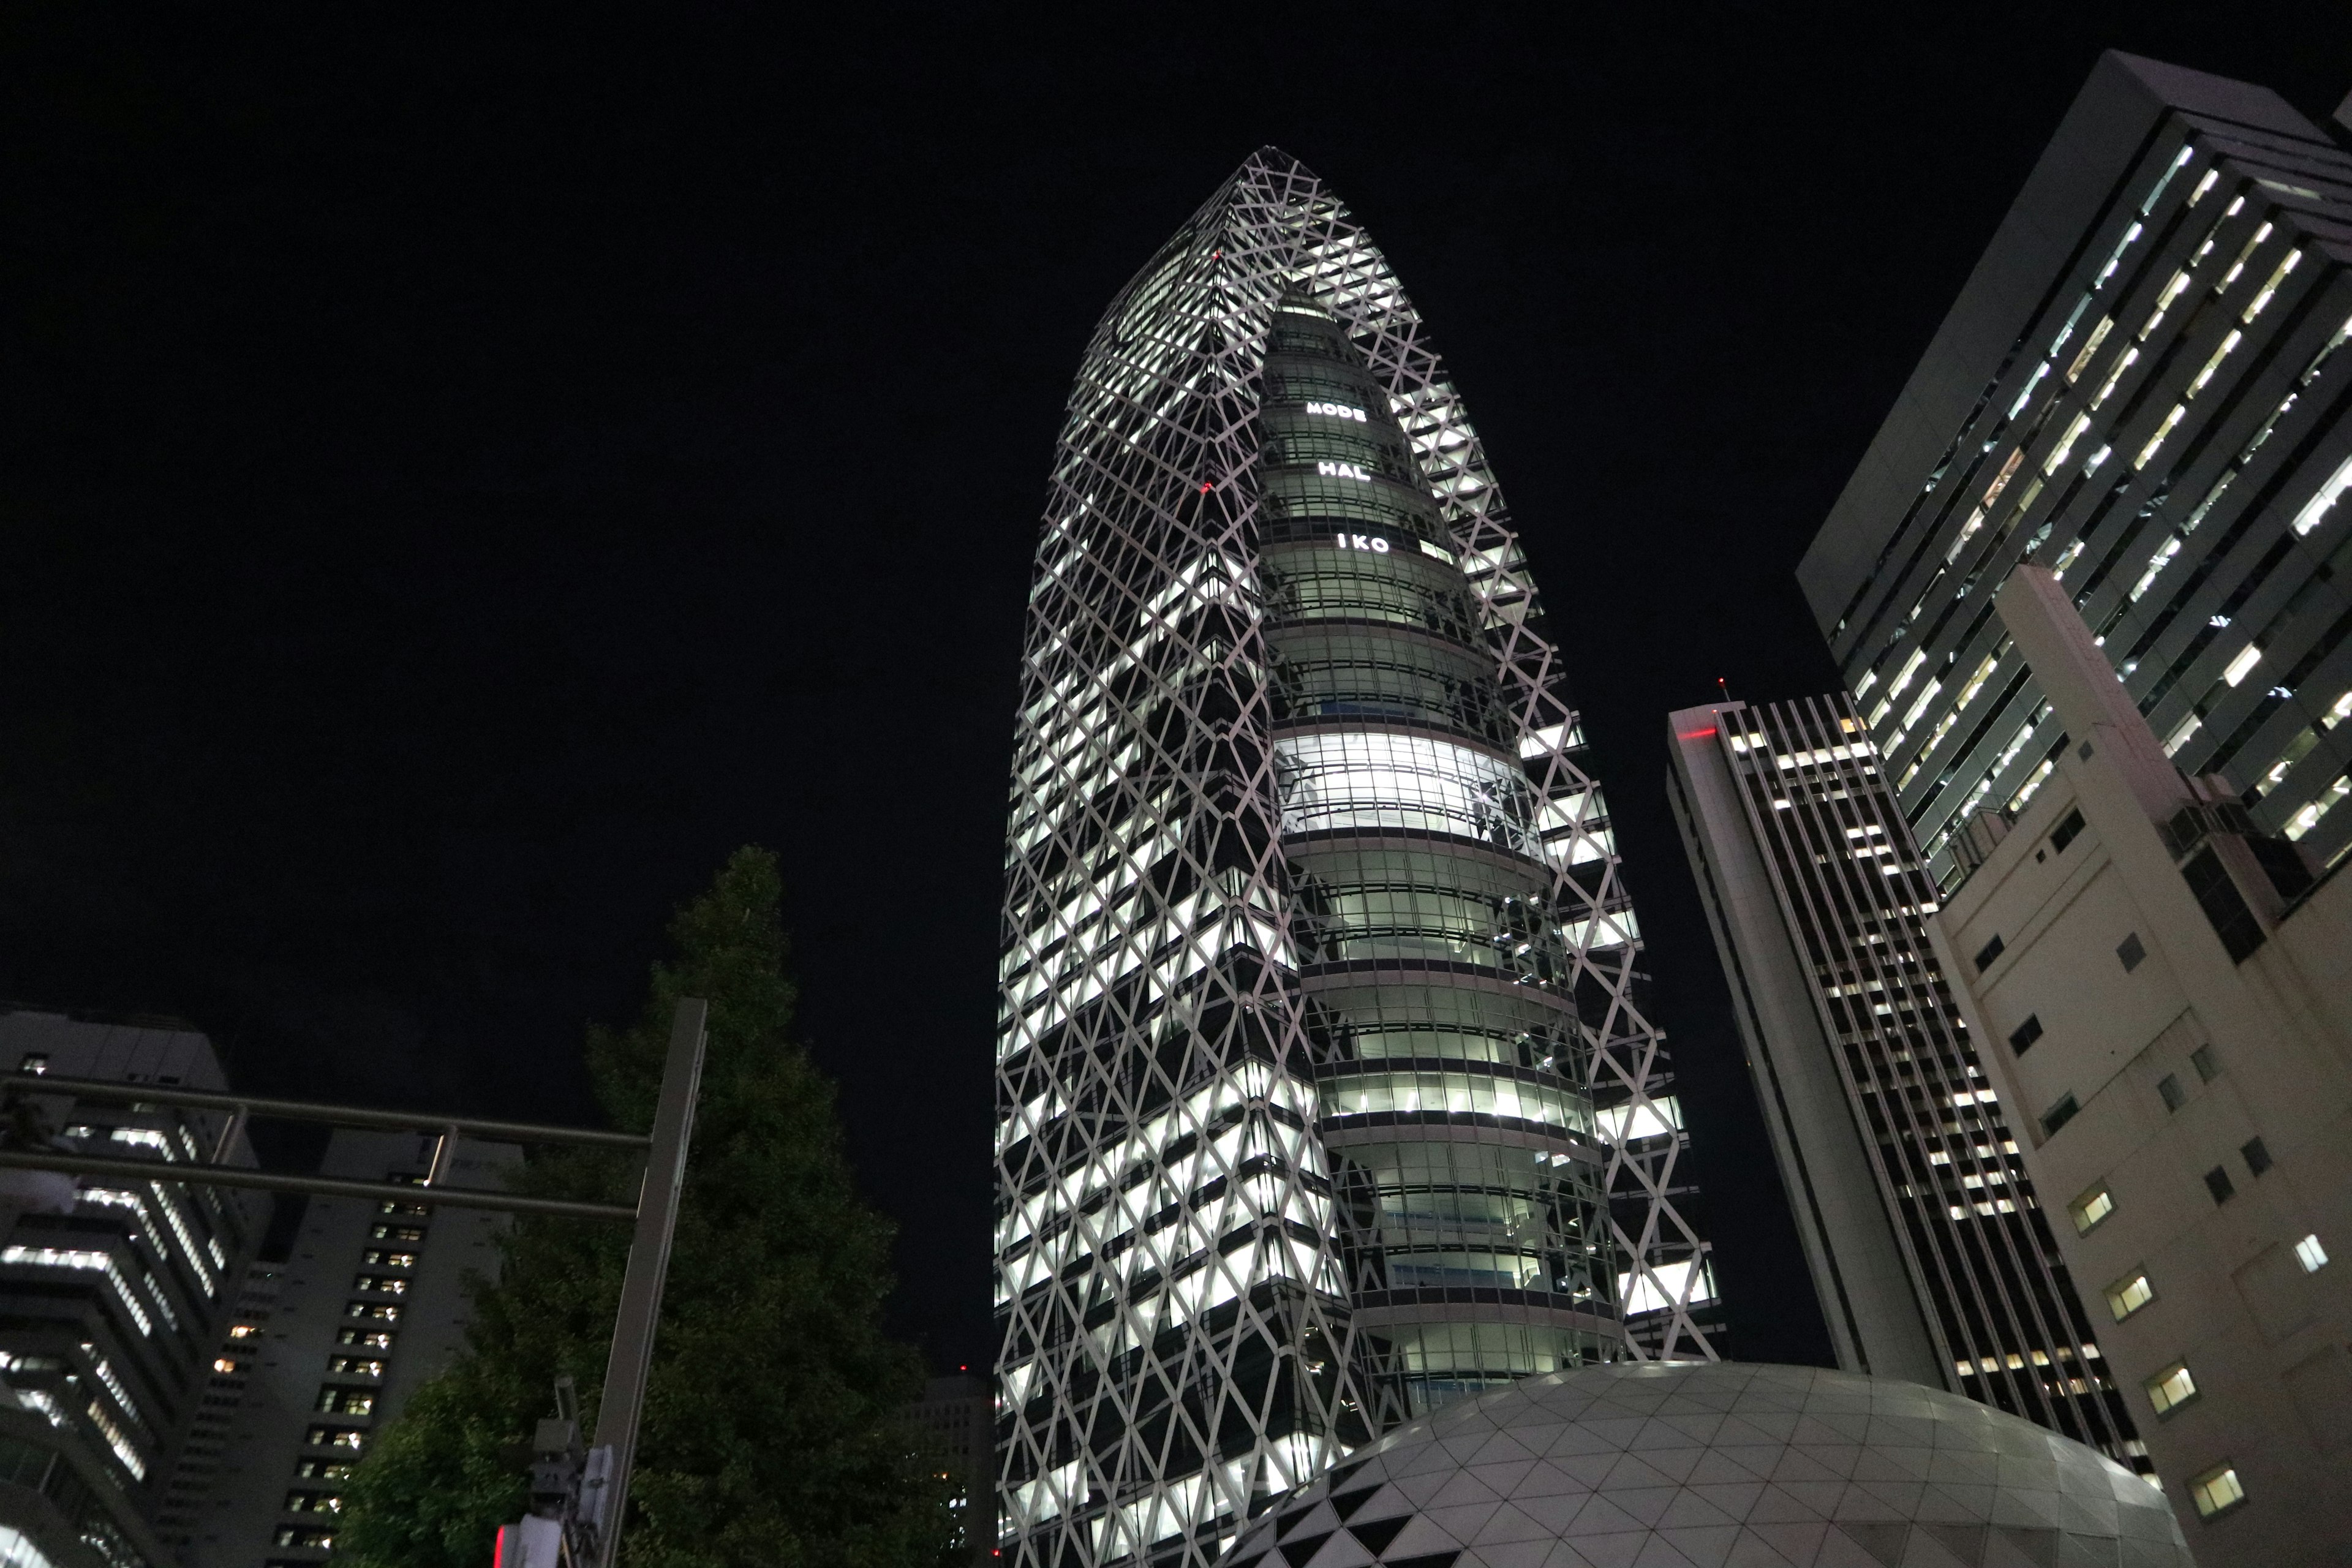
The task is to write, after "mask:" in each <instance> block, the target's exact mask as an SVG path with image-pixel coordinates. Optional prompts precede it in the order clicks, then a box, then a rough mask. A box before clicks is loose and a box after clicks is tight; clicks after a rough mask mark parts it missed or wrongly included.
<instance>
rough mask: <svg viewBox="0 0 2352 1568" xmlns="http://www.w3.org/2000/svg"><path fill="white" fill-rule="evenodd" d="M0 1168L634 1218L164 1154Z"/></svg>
mask: <svg viewBox="0 0 2352 1568" xmlns="http://www.w3.org/2000/svg"><path fill="white" fill-rule="evenodd" d="M0 1170H16V1171H63V1172H65V1173H67V1174H68V1175H73V1176H120V1177H121V1178H123V1179H124V1180H126V1181H132V1182H188V1183H193V1184H198V1185H204V1186H215V1187H253V1188H257V1189H258V1190H259V1191H262V1192H265V1193H309V1194H311V1195H312V1196H313V1197H321V1198H373V1199H375V1200H378V1201H380V1202H383V1203H396V1204H420V1205H425V1206H426V1207H428V1208H430V1207H436V1206H438V1207H446V1208H465V1209H495V1210H497V1211H499V1212H500V1213H503V1214H543V1215H554V1216H556V1217H558V1218H561V1219H600V1220H634V1219H635V1218H636V1217H637V1211H636V1210H635V1209H634V1208H631V1207H629V1206H628V1205H625V1204H583V1203H574V1202H572V1200H571V1199H569V1198H535V1197H531V1196H529V1195H527V1194H522V1193H508V1192H499V1191H494V1190H492V1189H490V1188H487V1187H412V1186H405V1185H403V1184H399V1183H394V1182H351V1181H345V1180H343V1179H342V1178H341V1177H339V1176H298V1175H295V1174H293V1173H289V1172H282V1171H256V1170H249V1169H247V1167H245V1166H243V1165H230V1166H226V1167H223V1166H219V1165H196V1164H188V1163H178V1162H167V1161H163V1160H117V1159H110V1158H108V1157H106V1156H103V1155H97V1154H60V1153H57V1152H52V1151H50V1150H47V1149H0Z"/></svg>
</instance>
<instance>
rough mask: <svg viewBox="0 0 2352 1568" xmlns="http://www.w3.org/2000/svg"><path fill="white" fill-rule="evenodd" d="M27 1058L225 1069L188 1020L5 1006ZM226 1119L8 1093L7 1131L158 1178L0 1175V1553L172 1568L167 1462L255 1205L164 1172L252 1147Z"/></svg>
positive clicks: (79, 1068) (79, 1066) (86, 1075)
mask: <svg viewBox="0 0 2352 1568" xmlns="http://www.w3.org/2000/svg"><path fill="white" fill-rule="evenodd" d="M0 1061H5V1063H6V1064H7V1066H8V1068H10V1069H11V1070H13V1071H16V1072H19V1073H35V1074H43V1075H54V1076H57V1077H59V1078H81V1079H112V1080H117V1081H121V1082H126V1083H142V1082H143V1083H156V1084H176V1085H181V1086H183V1087H185V1088H189V1089H225V1088H226V1087H227V1086H226V1082H225V1080H224V1079H223V1078H222V1076H221V1068H220V1062H219V1060H218V1058H216V1057H215V1055H214V1053H213V1047H212V1043H211V1042H210V1041H209V1040H207V1039H205V1037H204V1036H203V1035H201V1034H199V1033H197V1032H196V1031H195V1030H194V1029H192V1028H190V1027H188V1026H186V1025H184V1024H179V1023H175V1022H172V1021H169V1020H153V1019H144V1020H138V1021H134V1022H125V1023H114V1022H105V1021H100V1020H96V1019H89V1018H81V1017H71V1016H66V1015H63V1014H59V1013H47V1012H37V1011H32V1010H29V1009H19V1010H15V1011H10V1012H7V1013H5V1014H0ZM225 1130H226V1128H225V1124H224V1121H223V1120H222V1119H220V1118H215V1117H212V1116H207V1115H199V1114H194V1113H184V1112H181V1111H176V1110H168V1109H163V1108H158V1107H152V1106H142V1105H136V1104H112V1103H106V1102H101V1101H96V1100H76V1099H74V1098H72V1097H70V1096H67V1095H62V1094H59V1095H47V1094H30V1095H26V1096H23V1097H21V1098H15V1099H12V1100H11V1102H10V1105H9V1107H8V1113H7V1128H6V1133H5V1136H6V1139H7V1141H8V1142H9V1143H10V1144H11V1145H12V1146H14V1147H19V1148H25V1147H32V1148H46V1149H49V1150H53V1151H57V1152H65V1153H83V1154H93V1155H103V1156H106V1157H109V1158H114V1159H136V1160H152V1161H153V1162H154V1165H155V1170H156V1179H155V1180H153V1181H146V1182H128V1181H123V1180H121V1179H119V1178H113V1177H99V1176H88V1177H81V1178H76V1177H72V1176H67V1175H59V1174H52V1173H47V1172H31V1171H10V1172H6V1173H0V1225H5V1229H6V1236H5V1247H0V1390H5V1392H0V1560H5V1562H6V1563H8V1564H9V1568H168V1565H169V1564H171V1563H172V1562H173V1556H172V1553H171V1551H170V1549H169V1547H168V1544H167V1543H166V1542H165V1540H164V1538H163V1531H162V1521H163V1517H164V1516H165V1515H166V1514H167V1513H168V1511H169V1510H170V1509H171V1508H172V1507H173V1505H174V1504H175V1503H176V1502H177V1501H178V1500H179V1499H180V1497H181V1496H182V1495H183V1493H182V1491H181V1490H180V1489H178V1482H177V1479H176V1472H175V1467H176V1466H177V1465H178V1463H179V1462H180V1461H181V1458H182V1455H181V1447H182V1438H183V1434H184V1432H185V1431H186V1430H187V1429H188V1428H189V1426H190V1425H191V1424H192V1422H194V1419H195V1418H196V1416H197V1414H198V1410H199V1406H200V1404H201V1401H202V1399H203V1397H204V1391H205V1368H206V1367H207V1365H208V1364H209V1363H211V1362H212V1360H213V1357H214V1349H213V1347H214V1346H215V1343H216V1342H218V1340H219V1337H220V1334H221V1331H222V1326H223V1321H224V1320H225V1318H226V1314H227V1312H228V1310H229V1306H230V1300H229V1298H230V1295H231V1293H232V1289H233V1286H232V1283H231V1282H232V1281H234V1280H236V1279H237V1278H238V1276H239V1275H240V1274H241V1273H242V1271H243V1269H244V1267H245V1262H246V1259H247V1257H248V1256H249V1255H250V1247H251V1244H252V1242H253V1241H254V1240H255V1239H256V1238H257V1221H258V1219H259V1218H260V1216H262V1215H266V1214H267V1212H268V1205H267V1204H266V1203H261V1202H258V1201H257V1200H256V1199H254V1198H252V1197H251V1196H249V1195H247V1194H236V1193H233V1192H226V1191H223V1190H221V1189H218V1188H214V1187H207V1186H195V1185H183V1184H179V1183H176V1182H173V1181H172V1180H170V1179H169V1174H170V1171H171V1167H172V1166H173V1164H176V1163H181V1162H183V1161H193V1160H197V1159H206V1160H209V1159H213V1158H215V1156H216V1154H223V1153H225V1155H226V1158H227V1159H228V1160H229V1161H230V1162H231V1163H247V1164H249V1163H252V1157H251V1153H250V1152H249V1150H247V1147H246V1145H245V1143H244V1141H243V1135H242V1134H241V1133H238V1134H236V1136H235V1137H234V1138H233V1140H232V1142H231V1143H230V1145H229V1147H228V1148H227V1149H226V1151H221V1150H220V1148H219V1141H220V1139H221V1136H222V1134H223V1132H224V1131H225Z"/></svg>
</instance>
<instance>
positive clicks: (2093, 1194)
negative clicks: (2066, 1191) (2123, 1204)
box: [2066, 1185, 2116, 1236]
mask: <svg viewBox="0 0 2352 1568" xmlns="http://www.w3.org/2000/svg"><path fill="white" fill-rule="evenodd" d="M2066 1212H2067V1213H2068V1214H2071V1215H2074V1229H2075V1231H2076V1233H2077V1234H2079V1235H2082V1236H2088V1235H2090V1234H2091V1231H2092V1229H2093V1227H2094V1226H2096V1225H2097V1224H2098V1223H2099V1222H2100V1221H2101V1220H2103V1219H2105V1218H2106V1217H2107V1216H2108V1215H2111V1214H2113V1213H2115V1212H2116V1200H2115V1198H2114V1196H2113V1195H2112V1194H2109V1193H2108V1191H2107V1189H2106V1188H2105V1186H2104V1185H2102V1186H2096V1187H2093V1188H2092V1189H2091V1190H2090V1191H2089V1192H2087V1193H2084V1194H2083V1195H2082V1196H2081V1197H2079V1198H2076V1199H2075V1200H2074V1202H2073V1203H2071V1204H2069V1205H2066Z"/></svg>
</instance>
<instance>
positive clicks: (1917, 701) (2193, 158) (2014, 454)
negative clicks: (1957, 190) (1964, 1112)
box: [1798, 53, 2352, 876]
mask: <svg viewBox="0 0 2352 1568" xmlns="http://www.w3.org/2000/svg"><path fill="white" fill-rule="evenodd" d="M2338 114H2339V118H2341V117H2342V114H2343V111H2341V110H2339V111H2338ZM2347 340H2352V155H2347V153H2345V152H2344V151H2343V150H2342V149H2341V148H2340V147H2338V146H2337V145H2336V142H2333V141H2331V140H2330V138H2329V137H2328V136H2327V135H2326V133H2325V132H2322V131H2320V130H2319V129H2318V128H2316V127H2315V126H2314V125H2312V124H2311V122H2310V121H2307V120H2305V119H2304V118H2303V116H2301V115H2300V114H2298V113H2296V112H2295V110H2294V109H2292V108H2290V107H2289V106H2288V105H2287V104H2286V103H2285V102H2284V100H2281V99H2280V98H2279V97H2278V96H2277V95H2276V94H2274V93H2272V92H2270V91H2269V90H2267V89H2263V88H2259V87H2254V86H2250V85H2248V84H2246V83H2242V82H2236V81H2229V80H2225V79H2221V78H2218V77H2211V76H2206V75H2202V74H2200V73H2198V72H2195V71H2189V70H2183V69H2180V68H2177V67H2172V66H2167V65H2160V64H2158V63H2156V62H2154V61H2151V60H2144V59H2137V58H2132V57H2130V56H2126V55H2119V54H2112V53H2111V54H2108V55H2106V56H2105V57H2104V58H2102V59H2101V60H2100V61H2099V63H2098V65H2097V67H2096V68H2095V70H2094V71H2093V73H2092V75H2091V79H2090V81H2089V82H2088V84H2087V85H2086V86H2085V87H2084V89H2083V91H2082V93H2081V95H2080V97H2078V98H2077V99H2076V100H2075V102H2074V107H2073V108H2072V109H2071V110H2069V111H2068V113H2067V115H2066V118H2065V121H2064V122H2063V124H2062V125H2061V126H2060V128H2059V131H2058V133H2057V135H2056V137H2055V139H2054V140H2053V142H2051V144H2050V147H2049V149H2048V150H2047V151H2046V152H2045V153H2043V155H2042V159H2041V161H2040V163H2038V164H2037V165H2036V166H2035V168H2034V170H2033V173H2032V177H2031V178H2030V179H2029V180H2028V181H2027V182H2026V184H2025V188H2024V190H2023V191H2022V193H2021V195H2019V196H2018V198H2017V202H2016V205H2014V207H2012V208H2011V212H2010V214H2009V216H2008V217H2007V219H2006V220H2005V221H2004V222H2003V223H2002V225H2001V226H2000V230H1999V232H1998V233H1996V234H1995V236H1994V237H1993V239H1992V243H1991V245H1990V247H1989V248H1988V249H1987V250H1986V252H1985V255H1984V257H1983V258H1982V260H1980V261H1979V263H1978V265H1977V268H1976V270H1975V272H1974V273H1973V274H1972V275H1971V276H1970V278H1969V281H1968V284H1967V287H1966V288H1965V289H1963V290H1962V291H1961V294H1960V296H1959V298H1958V300H1957V301H1956V302H1955V303H1954V305H1953V307H1952V310H1951V312H1950V314H1949V316H1948V318H1947V319H1946V320H1945V321H1944V324H1943V326H1942V328H1941V329H1940V330H1939V331H1937V334H1936V337H1935V340H1934V341H1933V342H1931V343H1930V344H1929V346H1928V349H1927V353H1926V355H1925V357H1924V358H1923V359H1922V360H1921V361H1920V363H1919V366H1918V368H1917V370H1916V371H1915V372H1914V373H1913V374H1912V377H1911V379H1910V382H1909V384H1907V385H1906V387H1905V388H1904V391H1903V395H1902V397H1901V399H1900V400H1899V402H1898V403H1897V404H1896V405H1895V408H1894V409H1893V410H1892V411H1891V412H1890V413H1889V415H1888V416H1887V419H1886V422H1885V426H1884V427H1883V428H1882V429H1881V430H1880V431H1879V433H1878V436H1877V437H1876V439H1875V440H1874V441H1873V443H1872V444H1871V447H1870V449H1869V451H1868V452H1867V454H1866V455H1865V456H1864V458H1863V461H1862V464H1861V466H1860V467H1859V468H1857V469H1856V471H1855V473H1854V475H1853V479H1851V480H1850V481H1849V483H1848V484H1847V487H1846V489H1845V491H1844V493H1843V495H1842V496H1841V497H1840V499H1839V500H1838V502H1837V504H1836V506H1835V508H1834V509H1833V510H1832V512H1831V514H1830V517H1829V519H1828V521H1827V522H1826V523H1825V524H1824V525H1823V527H1822V531H1821V532H1820V535H1819V536H1818V537H1817V538H1816V539H1815V540H1814V542H1813V544H1812V547H1811V551H1810V552H1808V554H1807V555H1806V557H1805V560H1804V563H1803V564H1802V566H1801V569H1800V571H1799V574H1798V575H1799V580H1800V582H1801V585H1802V586H1803V588H1804V591H1805V593H1806V595H1807V597H1808V598H1809V599H1810V601H1811V605H1812V609H1813V613H1814V615H1815V616H1816V617H1817V618H1818V620H1819V622H1820V625H1821V627H1822V633H1823V635H1824V636H1826V637H1828V638H1829V641H1830V645H1831V649H1832V653H1833V654H1834V655H1835V656H1836V658H1838V660H1839V661H1840V663H1841V664H1842V665H1843V668H1844V672H1845V678H1846V686H1847V688H1848V689H1849V690H1850V691H1851V692H1852V693H1853V699H1854V705H1855V708H1856V710H1858V711H1859V712H1860V713H1861V714H1862V715H1863V716H1864V718H1865V719H1866V721H1868V723H1869V726H1870V731H1871V735H1872V738H1873V740H1874V742H1876V744H1877V746H1878V748H1879V751H1880V752H1882V753H1883V754H1884V756H1885V760H1886V768H1887V771H1888V773H1889V774H1890V775H1891V777H1892V780H1893V784H1894V788H1895V795H1896V797H1897V798H1898V799H1899V801H1900V802H1901V805H1902V811H1903V816H1904V819H1905V820H1906V822H1907V823H1909V825H1910V826H1911V828H1912V831H1913V834H1914V836H1915V837H1916V838H1917V839H1918V841H1919V842H1920V844H1921V845H1922V846H1923V847H1925V849H1926V850H1927V856H1928V858H1929V862H1930V864H1931V865H1932V867H1933V868H1935V870H1936V871H1937V874H1938V875H1939V876H1948V875H1949V874H1951V873H1952V872H1953V871H1954V870H1955V868H1956V866H1957V865H1958V858H1960V857H1963V856H1965V855H1966V854H1967V853H1969V841H1968V838H1967V836H1966V835H1965V833H1964V832H1963V828H1964V827H1965V826H1966V825H1967V824H1968V823H1969V821H1970V820H1972V819H1973V818H1976V817H1978V816H1979V815H1980V814H1982V813H1984V812H1987V811H1995V812H2001V813H2006V814H2008V815H2009V816H2011V817H2013V816H2016V814H2018V813H2019V812H2021V811H2023V810H2024V809H2026V807H2027V806H2028V805H2030V803H2031V802H2032V799H2033V796H2034V794H2035V792H2036V791H2038V790H2039V789H2041V788H2042V787H2043V786H2044V784H2046V783H2047V782H2048V780H2049V779H2050V778H2051V777H2052V776H2053V773H2054V771H2055V770H2056V769H2057V767H2058V765H2059V762H2060V757H2061V753H2062V750H2063V737H2062V735H2061V733H2060V731H2061V728H2062V725H2061V722H2060V721H2059V719H2058V717H2057V715H2056V713H2055V712H2054V710H2053V708H2052V706H2051V704H2050V701H2049V700H2048V695H2047V693H2045V692H2044V691H2042V689H2041V688H2040V687H2039V686H2038V685H2037V684H2036V683H2035V681H2034V679H2033V676H2032V671H2031V670H2029V669H2028V668H2026V665H2025V661H2024V659H2023V658H2022V657H2021V655H2020V654H2019V652H2018V650H2017V648H2016V647H2015V646H2014V644H2013V643H2012V642H2011V639H2010V637H2009V636H2008V635H2007V633H2006V632H2005V631H2004V630H2003V629H2002V627H2001V625H2000V621H1999V619H1998V618H1997V617H1996V616H1994V614H1993V607H1992V596H1993V594H1994V592H1995V590H1997V589H1998V588H1999V587H2000V584H2001V583H2002V581H2003V580H2004V579H2005V578H2007V576H2008V575H2009V574H2010V572H2011V570H2012V569H2013V568H2014V567H2015V566H2016V565H2017V564H2018V563H2021V562H2030V563H2033V564H2035V565H2038V566H2042V567H2044V568H2047V569H2048V570H2049V571H2051V572H2052V573H2053V574H2056V575H2057V576H2058V577H2059V578H2060V579H2061V580H2062V581H2063V583H2064V584H2065V588H2066V592H2067V594H2068V595H2069V596H2070V597H2071V598H2072V600H2073V602H2074V605H2075V606H2076V607H2077V608H2078V609H2079V610H2080V612H2081V613H2082V615H2083V616H2084V619H2085V620H2087V621H2088V622H2089V624H2090V626H2091V627H2092V629H2093V632H2094V634H2095V637H2097V638H2098V639H2099V641H2100V645H2101V646H2102V647H2104V649H2105V655H2106V657H2107V658H2108V660H2109V661H2110V662H2111V663H2112V665H2113V666H2114V668H2115V669H2116V672H2117V673H2118V674H2119V675H2120V676H2121V677H2122V679H2123V681H2124V683H2125V685H2126V688H2127V689H2129V690H2130V692H2131V695H2132V699H2133V701H2134V702H2135V703H2136V704H2137V707H2138V709H2139V710H2140V711H2141V712H2142V713H2143V714H2144V715H2146V716H2147V720H2148V721H2149V723H2150V724H2151V725H2152V726H2153V727H2154V729H2155V731H2156V732H2157V734H2158V736H2159V737H2161V738H2162V740H2163V742H2164V745H2165V748H2166V750H2167V751H2168V752H2169V754H2170V755H2171V756H2172V758H2173V760H2174V761H2175V762H2176V763H2178V764H2179V766H2180V768H2181V769H2182V770H2183V772H2185V773H2188V774H2189V775H2190V776H2192V777H2195V776H2202V775H2205V774H2219V775H2221V777H2222V778H2224V779H2226V780H2227V781H2228V787H2229V789H2230V790H2231V792H2232V793H2233V794H2239V795H2242V797H2243V798H2244V800H2245V801H2246V802H2247V803H2248V806H2249V809H2250V810H2251V812H2252V820H2253V822H2254V823H2255V825H2256V826H2259V827H2260V828H2261V829H2262V830H2263V832H2265V833H2269V834H2273V835H2279V836H2283V837H2286V838H2288V839H2291V840H2293V841H2295V842H2296V843H2298V844H2299V845H2300V846H2301V847H2303V848H2304V849H2305V850H2307V851H2309V852H2310V853H2312V854H2313V855H2314V856H2315V858H2316V861H2317V863H2320V864H2328V863H2332V862H2333V861H2334V860H2335V859H2336V858H2337V857H2338V856H2340V855H2342V854H2343V853H2344V852H2345V849H2346V847H2347V846H2352V808H2341V809H2339V808H2340V806H2341V803H2342V802H2343V800H2344V799H2345V798H2346V796H2347V795H2352V727H2347V726H2346V725H2345V723H2344V721H2345V720H2346V719H2347V717H2352V499H2347V492H2352V345H2347Z"/></svg>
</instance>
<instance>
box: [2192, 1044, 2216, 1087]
mask: <svg viewBox="0 0 2352 1568" xmlns="http://www.w3.org/2000/svg"><path fill="white" fill-rule="evenodd" d="M2189 1066H2190V1067H2193V1068H2196V1069H2197V1076H2198V1077H2199V1078H2200V1079H2204V1080H2205V1081H2206V1082H2207V1083H2211V1082H2212V1081H2213V1080H2214V1079H2217V1078H2220V1077H2221V1058H2218V1057H2216V1056H2215V1055H2214V1054H2213V1047H2210V1046H2200V1047H2197V1048H2196V1049H2195V1050H2193V1051H2191V1052H2189Z"/></svg>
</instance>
